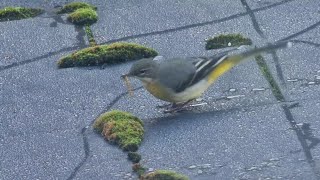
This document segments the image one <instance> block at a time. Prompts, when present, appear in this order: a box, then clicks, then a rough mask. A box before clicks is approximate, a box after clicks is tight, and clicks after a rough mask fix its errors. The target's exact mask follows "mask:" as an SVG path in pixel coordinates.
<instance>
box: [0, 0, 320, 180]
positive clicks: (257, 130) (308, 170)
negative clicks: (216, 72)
mask: <svg viewBox="0 0 320 180" xmlns="http://www.w3.org/2000/svg"><path fill="white" fill-rule="evenodd" d="M67 2H70V1H66V0H63V1H62V0H33V1H30V0H15V1H12V0H1V2H0V8H1V7H5V6H28V7H42V8H44V9H45V10H46V13H45V14H44V15H41V16H40V17H36V18H32V19H26V20H19V21H10V22H0V95H1V96H0V112H1V113H0V154H1V156H0V179H1V180H2V179H3V180H7V179H8V180H9V179H110V180H113V179H114V180H118V179H137V177H135V176H134V174H133V173H132V171H131V163H130V162H129V161H128V160H127V159H126V153H125V152H122V151H121V150H120V149H119V148H117V147H116V146H113V145H110V144H108V143H107V142H105V141H104V140H103V138H101V136H100V135H99V134H96V133H95V132H94V131H93V130H92V126H91V125H92V122H93V121H94V119H95V118H96V117H97V116H99V115H100V114H101V113H103V112H105V111H109V110H112V109H120V110H124V111H129V112H131V113H133V114H135V115H137V116H138V117H141V118H142V120H143V121H144V123H145V130H146V133H145V136H144V141H143V143H142V145H141V147H140V149H139V153H140V154H141V155H142V157H143V160H142V162H143V164H144V165H145V166H146V167H148V168H149V170H155V169H172V170H175V171H178V172H181V173H184V174H186V175H187V176H189V177H190V178H191V179H195V180H198V179H199V180H207V179H208V180H211V179H297V180H298V179H299V180H300V179H306V180H313V179H314V180H316V179H320V146H319V144H320V130H319V129H320V113H319V112H320V111H319V109H320V86H319V85H320V61H319V60H320V51H319V48H320V1H319V0H303V1H302V0H269V1H262V0H228V1H225V0H216V1H209V0H197V1H194V0H184V1H182V0H161V1H147V0H132V1H128V0H116V1H101V0H100V1H99V0H86V2H89V3H91V4H93V5H96V6H98V14H99V18H100V19H99V21H98V22H97V23H96V24H95V25H93V26H92V30H93V33H94V35H95V38H96V40H97V42H98V43H99V44H108V43H112V42H117V41H127V42H136V43H140V44H143V45H146V46H149V47H152V48H154V49H156V50H157V51H158V52H159V53H160V54H161V55H162V56H164V57H175V56H183V57H185V56H203V55H211V54H214V53H217V52H219V51H216V50H210V51H206V50H205V49H204V45H205V39H206V38H209V37H211V36H214V35H217V34H221V33H241V34H243V35H245V36H248V37H250V38H251V39H252V40H253V42H254V44H255V45H257V46H262V45H264V44H266V43H268V42H274V41H278V40H291V41H292V42H294V46H293V47H292V48H290V49H284V50H279V51H277V52H275V53H272V54H266V55H263V56H264V58H265V59H266V61H267V63H268V65H269V67H270V69H271V71H272V74H273V75H274V77H275V79H276V80H277V82H278V84H279V85H280V88H281V91H282V93H283V94H284V97H285V102H278V101H277V100H276V98H275V97H274V96H273V94H272V92H271V89H270V86H269V84H268V81H267V80H266V79H265V78H264V76H263V75H262V74H261V72H260V70H259V67H258V65H257V64H256V62H255V61H248V62H246V63H244V64H242V65H239V66H237V67H235V68H234V69H232V70H231V71H230V72H228V73H226V74H225V75H224V76H222V77H221V78H220V79H219V80H218V81H217V82H216V83H215V84H214V85H213V86H212V87H211V88H210V89H209V90H208V91H207V92H206V93H205V94H204V96H203V98H202V101H204V102H206V103H207V105H205V106H202V107H197V108H194V110H192V111H189V112H185V113H182V114H177V115H168V114H163V113H162V112H161V111H159V110H158V109H156V108H155V106H156V105H160V104H162V103H163V102H161V101H159V100H156V99H155V98H153V97H152V96H151V95H149V94H148V93H147V92H146V91H145V90H144V89H138V90H136V91H135V92H134V96H133V97H129V96H128V95H127V94H126V91H127V90H126V87H125V85H124V84H123V82H122V81H121V79H120V75H121V74H123V73H126V72H127V71H128V69H129V67H130V66H131V64H132V63H127V64H120V65H113V66H107V67H106V68H105V69H101V68H96V67H93V68H68V69H57V66H56V62H57V60H58V59H59V58H61V57H62V56H64V55H67V54H69V53H71V52H73V51H75V50H77V49H81V48H84V47H86V46H88V44H89V43H88V41H87V38H86V36H85V32H84V30H83V29H82V28H76V27H74V26H73V25H71V24H69V23H67V22H65V17H64V16H62V17H60V16H56V15H55V14H54V13H53V12H52V10H53V8H54V7H55V6H58V5H63V4H65V3H67ZM132 83H133V86H134V87H140V86H141V84H140V83H139V82H138V81H132Z"/></svg>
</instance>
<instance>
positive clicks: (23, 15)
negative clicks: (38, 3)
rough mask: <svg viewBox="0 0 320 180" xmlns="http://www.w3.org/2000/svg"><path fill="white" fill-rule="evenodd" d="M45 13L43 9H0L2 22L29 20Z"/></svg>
mask: <svg viewBox="0 0 320 180" xmlns="http://www.w3.org/2000/svg"><path fill="white" fill-rule="evenodd" d="M42 13H44V10H43V9H37V8H24V7H5V8H3V9H0V21H13V20H19V19H27V18H32V17H35V16H38V15H40V14H42Z"/></svg>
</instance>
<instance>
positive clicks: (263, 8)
mask: <svg viewBox="0 0 320 180" xmlns="http://www.w3.org/2000/svg"><path fill="white" fill-rule="evenodd" d="M291 1H294V0H284V1H281V2H277V3H274V4H271V5H268V6H264V7H261V8H257V9H253V10H252V12H259V11H264V10H267V9H271V8H273V7H276V6H279V5H282V4H285V3H289V2H291ZM51 14H52V12H51ZM248 14H249V13H248V12H244V13H238V14H234V15H231V16H228V17H225V18H221V19H216V20H212V21H207V22H202V23H196V24H190V25H186V26H181V27H177V28H172V29H166V30H162V31H153V32H149V33H144V34H138V35H132V36H125V37H122V38H118V39H113V40H110V41H106V42H102V43H100V45H101V44H110V43H114V42H118V41H125V40H130V39H135V38H140V37H146V36H151V35H161V34H165V33H170V32H177V31H181V30H185V29H189V28H194V27H200V26H205V25H209V24H213V23H222V22H225V21H229V20H232V19H236V18H239V17H242V16H246V15H248ZM49 15H50V12H49ZM50 17H51V18H53V19H54V20H55V21H56V22H53V23H51V24H50V27H57V23H63V24H65V22H64V21H63V19H62V18H61V16H57V15H52V16H49V18H50ZM46 18H48V17H46ZM319 23H320V22H319ZM76 30H77V29H76ZM80 33H81V32H80ZM78 36H79V39H80V40H81V38H80V37H81V36H80V35H79V34H78V35H77V37H78ZM79 39H78V40H79ZM80 42H81V41H80ZM80 44H83V43H80ZM77 48H85V47H82V46H75V47H68V48H65V49H61V50H58V51H56V52H49V53H47V54H45V55H42V56H38V57H35V58H33V59H28V60H24V61H20V62H15V63H12V64H10V65H7V66H0V71H2V70H5V69H10V68H13V67H17V66H20V65H24V64H28V63H32V62H35V61H38V60H41V59H44V58H47V57H50V56H53V55H56V54H59V53H60V52H65V51H71V50H76V49H77Z"/></svg>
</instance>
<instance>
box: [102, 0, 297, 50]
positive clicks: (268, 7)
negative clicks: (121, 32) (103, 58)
mask: <svg viewBox="0 0 320 180" xmlns="http://www.w3.org/2000/svg"><path fill="white" fill-rule="evenodd" d="M291 1H294V0H284V1H281V2H278V3H274V4H271V5H268V6H264V7H261V8H256V9H253V10H252V12H260V11H264V10H268V9H271V8H273V7H276V6H279V5H282V4H285V3H289V2H291ZM248 14H249V15H250V13H249V12H242V13H238V14H234V15H231V16H228V17H224V18H221V19H216V20H212V21H205V22H201V23H195V24H189V25H185V26H180V27H176V28H170V29H165V30H160V31H153V32H148V33H143V34H137V35H131V36H125V37H122V38H118V39H113V40H109V41H106V42H102V43H101V44H109V43H114V42H118V41H126V40H129V39H135V38H141V37H147V36H152V35H161V34H166V33H171V32H178V31H182V30H186V29H190V28H195V27H201V26H206V25H210V24H215V23H222V22H226V21H229V20H232V19H236V18H239V17H243V16H246V15H248Z"/></svg>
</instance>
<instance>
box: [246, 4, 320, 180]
mask: <svg viewBox="0 0 320 180" xmlns="http://www.w3.org/2000/svg"><path fill="white" fill-rule="evenodd" d="M240 1H241V3H242V4H243V6H244V7H245V8H246V10H247V12H249V16H250V18H251V21H252V23H253V26H254V28H255V30H256V32H257V33H258V34H259V35H260V36H261V37H262V38H263V39H267V38H266V36H265V35H264V33H263V32H262V30H261V29H260V27H259V24H258V22H257V19H256V18H255V15H254V13H253V12H252V10H251V9H250V7H249V6H248V4H247V2H246V0H240ZM319 24H320V22H318V23H316V24H313V25H311V26H309V27H308V28H306V29H304V30H302V31H300V32H298V33H295V34H293V35H290V36H288V37H287V38H283V39H282V40H280V41H287V40H289V39H291V38H293V37H296V36H298V35H301V34H303V33H305V32H307V31H310V30H311V29H313V28H316V27H317V26H318V25H319ZM272 57H273V60H274V62H275V64H276V71H277V75H278V77H279V79H280V81H281V83H282V84H285V81H284V76H283V73H282V69H281V66H280V63H279V57H278V56H277V54H276V51H273V52H272ZM262 61H264V59H263V58H262ZM257 63H258V61H257ZM258 65H259V64H258ZM259 67H260V68H262V67H263V68H265V69H266V70H267V72H265V73H266V74H264V75H265V77H266V78H267V80H268V81H269V84H270V85H271V86H272V89H273V91H272V93H273V95H274V96H275V97H276V98H277V100H282V101H285V97H284V96H283V94H282V92H281V90H280V88H279V86H278V85H277V83H276V81H275V80H274V78H273V76H272V74H271V73H270V72H269V70H268V68H267V64H266V63H264V66H261V65H259ZM271 81H272V83H271ZM279 95H280V96H279ZM281 107H282V109H283V111H284V113H285V116H286V119H287V121H289V123H290V126H291V128H292V129H293V130H294V131H295V133H296V135H297V137H298V140H299V142H300V145H301V146H302V149H303V151H304V154H305V157H306V159H307V162H308V163H309V165H310V167H311V168H312V170H313V172H314V174H315V175H316V176H317V178H318V179H320V175H319V174H320V173H319V170H318V169H317V165H316V163H315V162H314V160H313V157H312V153H311V148H312V147H313V146H311V145H312V144H311V145H310V146H309V145H308V143H307V139H308V137H306V136H305V134H304V133H303V131H302V129H301V128H300V127H299V126H297V123H296V121H295V119H294V117H293V115H292V113H291V111H290V108H289V107H288V105H287V104H283V105H281Z"/></svg>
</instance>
